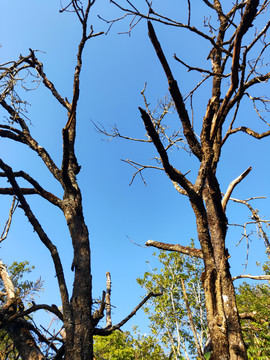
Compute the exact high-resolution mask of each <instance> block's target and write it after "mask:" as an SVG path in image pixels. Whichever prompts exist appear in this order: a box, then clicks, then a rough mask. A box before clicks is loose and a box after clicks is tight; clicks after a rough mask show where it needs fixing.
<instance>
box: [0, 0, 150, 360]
mask: <svg viewBox="0 0 270 360" xmlns="http://www.w3.org/2000/svg"><path fill="white" fill-rule="evenodd" d="M94 3H95V1H90V0H89V1H86V2H85V4H83V2H81V1H76V0H74V1H71V2H68V5H67V6H66V7H65V8H63V9H62V10H61V12H65V11H69V12H73V13H74V14H75V16H76V17H77V20H78V21H79V22H80V23H81V28H82V36H81V40H80V42H79V45H78V51H77V61H76V67H75V71H74V76H73V96H72V99H71V100H68V99H67V98H66V97H64V96H62V95H61V94H60V93H59V92H58V91H57V89H56V87H55V85H54V84H53V82H52V81H51V80H50V79H49V78H48V77H47V75H46V70H45V66H44V65H43V63H42V62H41V61H39V59H38V53H37V52H36V51H34V50H31V49H30V52H29V54H28V55H24V56H23V55H21V56H20V58H19V59H18V60H16V61H10V62H8V63H5V64H2V65H1V66H0V87H1V94H0V106H1V107H2V108H3V110H4V112H5V114H6V115H5V116H4V117H3V119H2V123H1V125H0V137H1V138H6V139H8V140H10V141H11V142H17V143H20V144H23V145H24V146H25V147H27V148H28V149H29V150H30V151H32V152H34V153H36V154H37V155H38V156H39V157H40V159H41V161H42V162H43V165H44V166H45V168H46V169H47V170H48V171H49V173H50V174H51V175H53V177H54V179H55V180H56V181H57V182H58V184H59V185H60V187H61V189H62V191H63V196H62V197H61V198H60V197H58V196H56V195H55V194H53V193H51V192H49V191H47V190H46V189H45V188H44V187H42V186H41V183H40V180H41V179H40V180H39V179H35V178H33V177H32V176H31V175H30V174H28V173H26V172H25V171H23V170H21V169H19V170H16V171H15V170H14V169H12V167H11V166H9V164H7V163H6V162H5V161H4V158H1V159H0V168H1V170H2V172H1V173H0V177H1V178H2V180H6V181H7V182H8V184H7V185H6V186H5V187H1V188H0V194H2V195H11V196H15V197H16V199H17V200H18V202H19V206H20V207H21V208H22V209H23V211H24V213H25V215H26V217H27V219H28V221H29V223H30V224H31V225H32V227H33V229H34V231H35V232H36V234H37V235H38V237H39V238H40V240H41V242H42V243H43V244H44V246H45V247H46V248H47V250H48V251H49V253H50V255H51V258H52V261H53V264H54V268H55V273H56V278H57V281H58V286H59V292H60V295H61V301H62V312H60V311H59V310H58V308H57V307H56V306H54V305H52V306H51V305H50V306H49V305H46V304H45V305H36V304H33V306H31V307H29V308H27V309H24V308H23V307H20V308H18V307H17V306H15V305H14V301H15V299H17V296H15V295H14V291H12V289H11V288H12V286H11V287H10V286H9V285H8V277H7V276H6V277H5V278H4V275H5V274H6V273H5V271H4V270H5V267H4V266H2V265H1V264H0V276H1V278H2V280H3V282H4V284H5V287H6V295H5V296H6V301H5V306H4V307H3V309H1V311H0V326H1V328H2V329H4V330H5V331H6V332H7V333H8V334H9V336H10V338H11V339H13V340H14V344H15V346H16V348H17V350H18V352H19V354H20V356H21V358H22V359H28V360H29V359H42V358H45V355H44V354H43V353H42V352H41V350H40V349H39V348H38V346H37V344H36V343H35V338H34V337H33V336H31V333H30V331H36V332H37V333H38V331H37V329H35V327H33V326H31V324H30V323H29V321H27V316H28V315H29V314H32V313H34V312H36V311H38V310H40V309H46V310H48V311H50V312H52V313H53V314H54V315H56V316H57V317H58V318H59V319H60V320H61V321H63V328H64V331H62V335H63V334H64V335H63V338H64V340H63V345H62V346H61V347H60V348H56V347H55V346H53V347H52V346H51V345H50V348H51V349H52V350H53V351H54V353H53V355H51V356H52V357H51V358H54V359H62V358H65V359H70V360H71V359H72V360H83V359H84V360H89V359H92V358H93V335H95V334H97V335H109V334H110V333H111V332H112V331H113V330H115V329H119V328H120V327H121V326H122V325H124V324H125V323H126V322H127V321H128V320H129V319H130V317H131V316H133V315H134V314H135V313H136V311H137V310H138V309H139V308H140V307H141V306H142V305H143V303H144V302H145V301H146V300H147V299H148V298H149V297H151V296H156V295H157V294H152V293H151V294H149V295H148V296H147V297H146V298H145V299H144V301H143V302H141V304H139V305H138V306H137V307H136V308H135V309H134V310H133V311H132V312H131V314H130V315H128V316H127V317H126V318H125V319H124V320H123V321H121V322H120V323H119V324H117V325H112V324H111V322H109V320H107V326H106V327H105V328H104V329H102V328H97V325H98V323H99V321H100V319H101V318H102V317H103V313H104V309H105V305H106V306H107V308H108V307H109V306H110V304H108V303H107V304H105V301H106V299H105V296H103V297H102V300H101V303H100V308H99V310H97V311H95V312H93V299H92V278H91V257H90V245H89V233H88V228H87V225H86V223H85V220H84V215H83V207H82V194H81V191H80V188H79V185H78V182H77V178H76V176H77V174H78V173H79V171H80V166H79V165H78V162H77V158H76V154H75V140H76V126H77V106H78V99H79V92H80V76H81V70H82V55H83V51H84V48H85V45H86V43H87V42H88V41H90V39H92V38H94V37H98V36H101V35H102V34H103V32H94V30H93V28H92V26H89V25H88V18H89V14H90V13H91V10H92V6H93V5H94ZM26 75H27V76H33V77H34V80H35V81H36V80H38V81H40V82H41V83H43V85H44V86H45V87H46V88H47V89H48V91H49V92H50V93H51V95H52V96H53V97H54V98H55V99H56V100H57V101H58V103H59V104H60V105H61V106H62V107H63V108H64V110H65V111H66V119H65V125H64V127H63V130H62V138H63V153H62V163H61V166H57V164H56V162H55V161H54V160H53V158H52V156H51V155H50V154H49V152H48V151H47V150H46V149H45V148H44V147H42V146H41V145H40V144H39V143H38V142H37V140H36V139H35V138H34V137H33V136H32V134H31V127H30V126H29V125H30V124H31V122H30V121H29V119H28V118H27V117H26V116H25V115H26V113H25V101H24V99H23V98H21V95H20V91H18V87H19V86H20V82H21V80H22V79H24V80H25V76H26ZM21 180H23V181H24V183H27V184H28V187H23V186H21V185H20V183H21ZM32 195H38V196H40V197H41V198H43V199H44V200H45V201H47V202H49V203H50V204H51V205H52V206H56V207H57V208H58V209H59V210H60V211H61V212H62V213H63V215H64V217H65V219H66V224H67V226H68V229H69V233H70V238H71V241H72V246H73V262H72V265H71V268H72V270H73V271H74V283H73V288H72V289H71V290H72V291H71V294H70V293H69V289H68V287H67V285H66V280H65V274H64V271H63V267H62V263H61V259H60V256H59V253H58V250H57V248H56V246H55V245H54V243H53V242H52V240H51V239H50V238H49V237H48V235H47V234H46V232H45V230H44V228H43V226H42V224H41V223H40V222H39V220H38V218H37V215H36V214H34V213H33V211H32V209H31V207H30V205H29V202H28V201H27V197H28V196H32ZM9 226H10V222H9V223H7V228H9ZM5 237H6V235H5V232H4V233H3V238H5ZM1 266H2V267H1ZM9 283H10V282H9ZM10 289H11V290H10ZM107 297H108V296H107ZM107 297H106V298H107ZM108 316H109V315H108V314H107V317H108ZM38 334H39V335H38V336H39V338H40V339H41V342H45V344H46V339H45V337H43V338H42V336H41V335H40V333H38Z"/></svg>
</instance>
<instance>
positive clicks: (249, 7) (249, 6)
mask: <svg viewBox="0 0 270 360" xmlns="http://www.w3.org/2000/svg"><path fill="white" fill-rule="evenodd" d="M258 5H259V0H247V2H246V6H245V10H244V13H243V16H242V18H241V21H240V24H239V26H238V28H237V30H236V34H235V39H234V51H233V59H232V67H231V69H232V71H231V85H230V88H229V89H228V91H227V93H226V95H225V97H224V100H223V102H222V104H221V106H220V108H219V110H218V113H217V117H216V119H215V121H213V124H212V127H211V135H210V137H211V139H213V138H214V137H215V136H216V133H217V129H218V128H219V126H220V121H221V120H222V119H221V118H222V117H223V118H224V111H225V109H226V107H227V105H228V102H229V101H230V99H231V97H232V95H233V92H234V91H235V90H236V89H237V87H238V83H239V78H238V70H239V59H240V52H241V43H242V38H243V36H244V35H245V33H246V32H247V31H248V29H249V28H250V27H251V26H252V22H253V20H254V19H255V17H256V14H257V7H258ZM221 124H222V122H221Z"/></svg>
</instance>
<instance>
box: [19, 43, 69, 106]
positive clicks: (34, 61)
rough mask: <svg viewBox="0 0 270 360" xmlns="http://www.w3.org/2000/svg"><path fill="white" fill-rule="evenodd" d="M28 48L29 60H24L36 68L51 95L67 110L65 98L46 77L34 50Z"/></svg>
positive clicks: (67, 104)
mask: <svg viewBox="0 0 270 360" xmlns="http://www.w3.org/2000/svg"><path fill="white" fill-rule="evenodd" d="M29 50H30V54H31V55H30V57H31V60H25V61H26V62H27V63H29V64H30V65H31V66H32V67H33V68H35V69H36V71H37V73H38V74H39V76H40V77H41V78H42V80H43V84H44V85H45V87H46V88H48V89H49V90H50V91H51V93H52V95H53V96H54V97H55V98H56V100H57V101H58V102H59V103H60V104H61V105H62V106H63V107H64V108H66V109H67V110H68V111H69V110H70V104H69V102H68V101H67V100H65V99H64V98H63V97H62V96H61V95H60V94H59V92H58V91H57V90H56V88H55V86H54V84H53V83H52V82H51V81H50V80H49V79H48V78H47V76H46V74H45V73H44V71H43V64H42V63H41V62H40V61H38V60H37V58H36V56H35V52H34V51H33V50H32V49H29Z"/></svg>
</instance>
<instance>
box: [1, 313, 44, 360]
mask: <svg viewBox="0 0 270 360" xmlns="http://www.w3.org/2000/svg"><path fill="white" fill-rule="evenodd" d="M5 330H6V331H7V333H8V335H9V336H10V338H11V339H12V341H13V343H14V346H15V347H16V349H17V350H18V352H19V354H20V356H21V358H22V360H45V357H44V355H43V354H42V352H41V351H40V350H39V348H38V347H37V345H36V341H35V340H34V339H33V337H32V335H31V333H30V331H29V330H28V329H27V328H26V326H25V324H24V323H20V321H19V320H17V321H14V322H10V323H9V324H8V325H7V326H6V327H5Z"/></svg>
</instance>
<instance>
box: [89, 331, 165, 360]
mask: <svg viewBox="0 0 270 360" xmlns="http://www.w3.org/2000/svg"><path fill="white" fill-rule="evenodd" d="M94 356H95V359H96V360H143V359H145V360H146V359H151V360H165V359H167V357H166V356H165V354H164V351H163V349H162V347H161V346H160V345H159V344H158V343H157V341H156V339H155V338H154V337H152V336H146V335H142V336H141V335H140V334H138V336H137V337H133V336H132V335H131V334H130V332H128V331H126V332H120V331H115V332H113V333H112V334H111V335H109V336H106V337H94Z"/></svg>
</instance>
